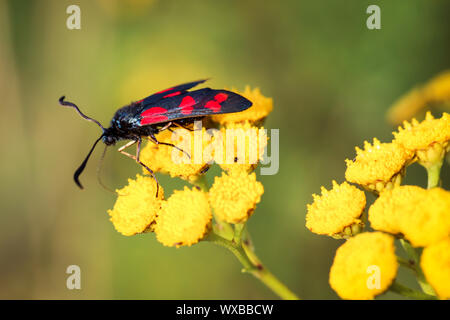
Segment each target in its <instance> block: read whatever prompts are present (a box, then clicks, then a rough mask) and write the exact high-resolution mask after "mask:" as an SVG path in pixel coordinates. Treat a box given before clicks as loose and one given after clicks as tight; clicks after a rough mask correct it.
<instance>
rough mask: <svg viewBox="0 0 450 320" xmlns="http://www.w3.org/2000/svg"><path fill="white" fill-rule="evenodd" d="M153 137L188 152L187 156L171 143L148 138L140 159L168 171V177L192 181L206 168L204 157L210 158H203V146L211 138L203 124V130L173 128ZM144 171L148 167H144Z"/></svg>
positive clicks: (151, 165)
mask: <svg viewBox="0 0 450 320" xmlns="http://www.w3.org/2000/svg"><path fill="white" fill-rule="evenodd" d="M156 138H157V139H158V141H160V142H165V143H171V144H174V145H175V146H177V147H179V148H180V149H182V150H183V151H185V152H187V153H188V154H189V156H190V158H189V156H187V155H186V154H185V153H183V152H181V151H179V150H177V149H175V148H174V147H171V146H167V145H162V144H159V145H157V144H155V143H153V142H152V141H149V142H148V143H147V145H146V146H145V147H144V148H143V149H142V151H141V154H140V160H141V161H142V162H143V163H144V164H146V165H147V166H148V167H149V168H150V169H152V170H153V171H155V172H162V173H167V174H170V176H171V177H179V178H182V179H185V180H188V181H191V182H193V181H195V180H196V179H197V178H198V177H199V175H201V174H203V173H205V172H206V171H207V170H208V169H209V164H208V163H207V161H209V160H211V159H204V157H203V150H204V148H205V147H206V146H207V144H208V143H207V142H205V141H206V140H207V139H210V138H209V136H208V134H207V133H206V130H205V128H204V127H203V128H202V131H199V130H197V131H188V130H185V129H176V130H175V131H174V132H173V133H172V132H170V131H169V130H165V131H162V132H161V133H159V134H158V135H157V136H156ZM172 139H174V140H175V141H174V140H172ZM189 140H190V141H189ZM189 142H190V143H189ZM144 172H147V171H146V170H145V169H144Z"/></svg>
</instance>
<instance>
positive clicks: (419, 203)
mask: <svg viewBox="0 0 450 320" xmlns="http://www.w3.org/2000/svg"><path fill="white" fill-rule="evenodd" d="M444 78H445V79H446V77H443V78H442V79H440V80H439V81H444V80H445V79H444ZM439 81H437V82H436V83H434V84H433V85H430V86H429V87H427V90H428V91H429V92H433V93H428V94H429V96H428V97H429V98H430V99H431V96H433V95H434V97H436V96H437V95H439V94H440V95H441V96H444V95H445V90H441V89H442V88H440V87H439V85H438V84H442V82H439ZM445 81H447V80H445ZM449 88H450V86H449ZM449 92H450V91H449ZM393 134H394V139H393V140H392V141H391V142H389V143H382V142H380V141H379V140H378V139H374V140H373V144H370V143H369V142H367V141H366V142H365V143H364V149H360V148H358V147H356V157H355V158H354V159H353V160H348V159H347V160H346V164H347V170H346V172H345V177H346V180H347V181H349V182H351V183H356V184H358V185H359V186H361V187H362V188H364V189H366V190H368V191H371V192H373V193H375V195H376V196H378V197H377V199H376V201H375V202H374V203H373V204H372V205H371V206H370V207H369V209H368V221H369V222H370V226H371V227H372V228H373V229H375V230H376V231H377V232H374V233H369V232H362V231H363V229H364V227H365V224H364V221H365V218H364V217H365V213H364V209H365V204H366V202H365V196H364V192H363V191H361V190H360V189H358V188H357V187H356V186H351V185H349V184H348V183H347V182H344V183H343V184H341V185H338V184H337V183H336V182H334V181H333V188H332V189H331V190H330V191H327V190H326V189H325V188H323V187H322V195H321V196H318V195H313V199H314V201H313V203H312V204H308V205H307V214H306V227H307V228H308V229H309V230H310V231H311V232H314V233H317V234H322V235H328V236H332V237H334V238H344V239H349V240H347V242H346V243H345V244H344V245H342V246H341V247H340V248H339V249H338V250H337V252H336V257H335V260H334V263H333V266H332V268H331V271H330V284H331V286H332V288H333V289H334V290H335V291H336V292H337V293H338V294H339V296H341V297H342V298H345V299H372V298H374V297H375V296H376V295H378V294H380V293H382V292H384V291H385V290H387V289H388V288H389V286H390V284H391V283H392V282H393V280H394V278H395V277H396V272H397V262H396V255H395V252H394V246H393V243H394V237H393V236H392V235H395V237H397V238H401V239H402V241H403V242H402V243H403V246H404V247H405V250H406V252H407V254H408V255H411V257H410V260H409V261H412V262H408V263H407V264H408V267H412V268H414V270H415V272H416V274H417V275H418V281H419V283H420V284H421V286H422V287H423V288H425V289H424V294H425V298H430V297H433V296H432V294H434V293H433V292H431V291H432V289H431V291H430V290H428V289H427V288H428V287H429V284H427V283H426V280H428V281H429V282H430V284H431V286H432V287H433V288H434V290H435V291H436V293H437V294H438V296H439V297H441V298H448V297H449V288H450V286H448V285H443V284H442V282H444V280H446V281H447V283H448V282H449V280H448V270H449V267H448V265H449V261H448V260H449V259H448V257H449V255H448V254H442V256H438V255H439V254H438V252H443V250H445V248H448V239H449V237H450V192H449V191H446V190H444V189H442V188H438V187H437V185H438V182H439V173H440V169H441V166H442V163H443V159H444V156H445V154H446V153H447V152H449V150H450V146H449V144H450V142H449V141H450V115H449V114H447V113H444V114H443V116H442V117H441V118H434V117H433V116H432V115H431V113H427V115H426V118H425V119H424V120H423V121H422V122H419V121H417V120H415V119H413V120H412V121H411V122H406V121H405V122H404V125H403V127H399V129H398V132H394V133H393ZM416 161H417V162H418V163H419V164H421V165H422V166H424V167H425V168H426V169H427V172H428V188H429V189H423V188H421V187H418V186H402V185H401V182H402V178H403V175H405V173H406V167H407V166H409V165H411V164H413V163H414V162H416ZM361 232H362V233H361ZM389 234H391V235H389ZM417 247H419V248H421V247H424V248H425V249H424V254H423V257H422V260H421V266H422V268H423V269H424V270H423V271H424V274H425V276H422V274H423V273H422V271H421V270H420V266H419V258H418V256H419V253H415V252H416V249H415V248H417ZM411 263H412V265H411ZM369 265H376V266H378V267H382V268H381V269H380V270H381V274H382V277H381V286H380V287H379V289H377V290H371V289H370V290H369V288H368V287H367V286H366V280H367V279H368V274H367V273H366V268H367V267H368V266H369ZM445 272H447V274H445ZM425 277H426V278H425ZM427 286H428V287H427ZM400 288H401V286H397V287H396V290H403V289H400ZM403 292H404V291H403ZM427 295H428V296H427Z"/></svg>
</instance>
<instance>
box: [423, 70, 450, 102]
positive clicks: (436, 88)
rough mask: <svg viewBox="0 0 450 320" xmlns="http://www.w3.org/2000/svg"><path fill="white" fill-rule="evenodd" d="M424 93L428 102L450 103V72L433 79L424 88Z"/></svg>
mask: <svg viewBox="0 0 450 320" xmlns="http://www.w3.org/2000/svg"><path fill="white" fill-rule="evenodd" d="M423 92H424V95H425V97H426V99H427V101H430V102H435V103H436V102H445V101H450V70H447V71H444V72H442V73H441V74H438V75H437V76H436V77H434V78H433V79H431V81H430V82H428V84H427V85H426V86H425V87H424V88H423Z"/></svg>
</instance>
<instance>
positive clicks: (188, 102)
mask: <svg viewBox="0 0 450 320" xmlns="http://www.w3.org/2000/svg"><path fill="white" fill-rule="evenodd" d="M195 103H196V102H195V100H194V98H192V97H191V96H186V97H184V98H183V100H181V103H180V105H179V106H178V107H179V108H181V111H180V112H181V113H182V114H191V113H192V110H194V105H195Z"/></svg>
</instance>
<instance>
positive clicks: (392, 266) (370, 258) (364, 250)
mask: <svg viewBox="0 0 450 320" xmlns="http://www.w3.org/2000/svg"><path fill="white" fill-rule="evenodd" d="M397 269H398V263H397V257H396V255H395V247H394V238H393V237H392V236H390V235H387V234H384V233H381V232H370V233H369V232H364V233H360V234H358V235H356V236H355V237H353V238H351V239H349V240H347V241H346V242H345V243H344V244H343V245H342V246H340V247H339V248H338V249H337V251H336V256H335V258H334V261H333V265H332V266H331V270H330V279H329V281H330V285H331V287H332V288H333V290H334V291H336V293H337V294H338V295H339V296H340V297H341V298H343V299H355V300H359V299H373V298H374V297H375V296H377V295H379V294H381V293H383V292H384V291H386V290H387V289H388V288H389V286H390V285H391V283H392V281H393V280H394V279H395V277H396V275H397ZM374 273H376V274H377V275H378V276H379V278H378V279H375V278H374V279H373V280H375V281H372V279H371V275H373V274H374ZM377 280H378V281H379V282H378V283H377Z"/></svg>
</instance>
